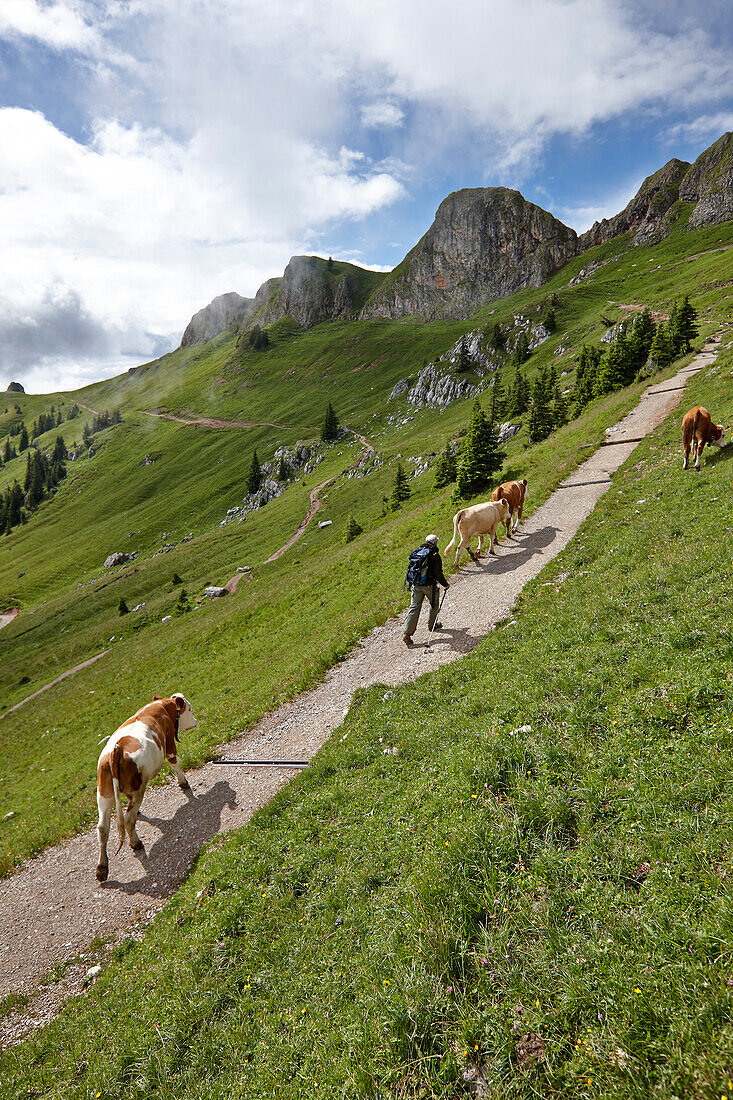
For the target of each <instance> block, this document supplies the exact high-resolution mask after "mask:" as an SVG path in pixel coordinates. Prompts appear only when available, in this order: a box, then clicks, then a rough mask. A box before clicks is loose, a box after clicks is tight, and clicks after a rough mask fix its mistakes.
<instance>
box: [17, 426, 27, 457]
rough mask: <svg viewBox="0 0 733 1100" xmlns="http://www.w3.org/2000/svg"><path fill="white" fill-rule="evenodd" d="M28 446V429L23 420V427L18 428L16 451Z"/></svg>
mask: <svg viewBox="0 0 733 1100" xmlns="http://www.w3.org/2000/svg"><path fill="white" fill-rule="evenodd" d="M27 446H28V429H27V428H26V426H25V421H24V422H23V427H22V428H21V429H20V440H19V442H18V451H24V450H25V449H26V448H27Z"/></svg>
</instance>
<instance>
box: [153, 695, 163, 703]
mask: <svg viewBox="0 0 733 1100" xmlns="http://www.w3.org/2000/svg"><path fill="white" fill-rule="evenodd" d="M162 698H163V696H162V695H154V696H153V702H154V703H159V702H160V700H161V699H162Z"/></svg>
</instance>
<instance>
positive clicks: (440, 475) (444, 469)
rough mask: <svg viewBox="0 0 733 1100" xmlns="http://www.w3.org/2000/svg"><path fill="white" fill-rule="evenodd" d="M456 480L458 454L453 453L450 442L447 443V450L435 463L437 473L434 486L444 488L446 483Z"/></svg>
mask: <svg viewBox="0 0 733 1100" xmlns="http://www.w3.org/2000/svg"><path fill="white" fill-rule="evenodd" d="M455 480H456V456H455V455H454V454H453V451H452V449H451V445H450V443H446V445H445V450H444V451H443V453H442V455H440V456H439V457H438V461H437V462H436V463H435V475H434V478H433V488H434V489H443V488H444V487H445V486H446V485H450V484H451V482H453V481H455Z"/></svg>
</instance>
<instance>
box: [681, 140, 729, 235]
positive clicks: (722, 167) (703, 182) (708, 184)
mask: <svg viewBox="0 0 733 1100" xmlns="http://www.w3.org/2000/svg"><path fill="white" fill-rule="evenodd" d="M680 198H681V199H682V201H683V202H695V203H696V204H697V205H696V206H695V209H694V210H693V212H692V214H691V215H690V220H689V222H688V223H687V224H688V226H689V227H690V229H697V228H699V227H701V226H704V225H717V224H718V223H719V222H727V221H730V220H731V218H733V134H731V133H727V134H723V136H722V137H721V138H718V140H717V141H716V142H715V144H714V145H711V146H710V148H709V149H706V150H705V152H704V153H701V154H700V156H699V157H698V158H697V160H696V161H695V163H694V164H693V166H692V168H690V170H689V172H688V173H687V175H686V176H685V178H684V180H683V181H682V186H681V187H680Z"/></svg>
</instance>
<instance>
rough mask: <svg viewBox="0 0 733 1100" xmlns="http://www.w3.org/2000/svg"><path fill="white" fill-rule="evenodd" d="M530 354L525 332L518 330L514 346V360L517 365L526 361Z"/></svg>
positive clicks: (519, 365)
mask: <svg viewBox="0 0 733 1100" xmlns="http://www.w3.org/2000/svg"><path fill="white" fill-rule="evenodd" d="M529 356H530V350H529V340H528V339H527V333H526V332H520V333H519V336H518V337H517V343H516V346H515V348H514V356H513V358H514V362H515V363H516V365H517V366H518V367H521V365H522V363H526V362H527V360H528V359H529Z"/></svg>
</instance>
